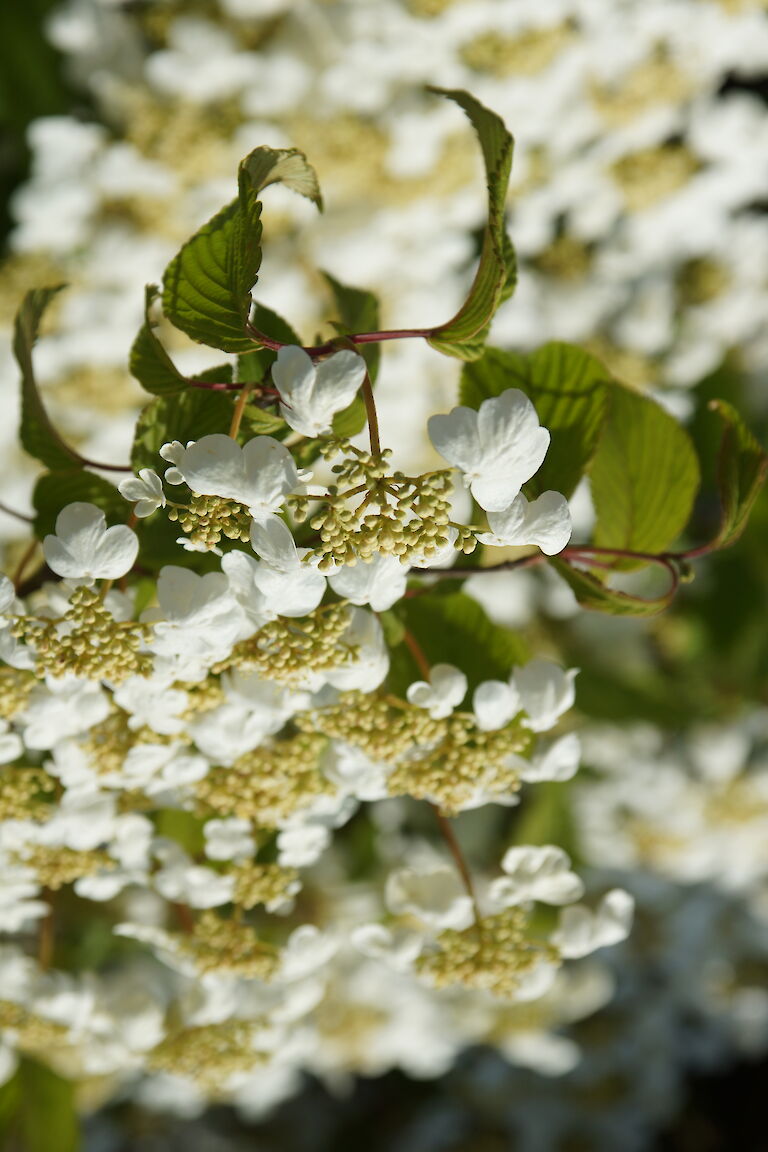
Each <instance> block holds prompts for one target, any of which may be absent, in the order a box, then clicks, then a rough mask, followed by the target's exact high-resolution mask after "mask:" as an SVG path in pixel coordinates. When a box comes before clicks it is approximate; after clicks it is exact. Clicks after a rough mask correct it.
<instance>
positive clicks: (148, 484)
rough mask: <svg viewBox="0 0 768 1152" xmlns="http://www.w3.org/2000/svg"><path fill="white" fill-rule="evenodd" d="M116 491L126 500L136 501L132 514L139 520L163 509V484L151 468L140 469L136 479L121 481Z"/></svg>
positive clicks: (130, 478) (134, 477) (129, 478)
mask: <svg viewBox="0 0 768 1152" xmlns="http://www.w3.org/2000/svg"><path fill="white" fill-rule="evenodd" d="M117 490H118V492H119V493H120V495H121V496H124V497H125V499H126V500H130V501H134V500H135V501H136V504H135V505H134V509H133V513H134V516H138V517H139V519H140V520H141V519H142V518H143V517H144V516H150V515H151V514H152V513H153V512H156V511H157V509H158V508H165V493H164V492H163V482H162V480H161V479H160V477H159V476H158V474H157V472H154V471H153V470H152V469H151V468H140V469H139V475H138V477H136V476H129V477H128V479H127V480H121V482H120V483H119V484H118V486H117Z"/></svg>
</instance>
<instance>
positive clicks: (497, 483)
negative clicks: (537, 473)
mask: <svg viewBox="0 0 768 1152" xmlns="http://www.w3.org/2000/svg"><path fill="white" fill-rule="evenodd" d="M524 483H525V481H524V480H520V479H519V477H518V475H517V474H515V473H514V472H511V471H510V472H509V473H508V475H496V474H491V473H485V474H483V475H481V476H478V477H477V478H476V479H474V480H473V481H472V483H471V484H470V486H469V487H470V491H471V493H472V495H473V496H474V498H475V500H477V502H478V504H479V505H480V507H481V508H483V509H485V511H486V512H500V511H501V510H502V509H503V508H507V507H509V505H510V504H511V503H512V502H513V500H515V499H516V498H517V497H518V496H519V495H520V486H521V484H524Z"/></svg>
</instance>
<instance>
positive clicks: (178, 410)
mask: <svg viewBox="0 0 768 1152" xmlns="http://www.w3.org/2000/svg"><path fill="white" fill-rule="evenodd" d="M219 371H220V370H219ZM231 420H232V399H231V397H230V396H229V395H228V394H227V393H224V392H213V391H210V390H209V389H207V388H188V389H187V390H186V391H184V392H175V393H173V394H172V395H169V396H157V397H155V399H154V400H151V401H150V403H149V404H147V405H146V407H145V408H142V410H141V412H140V413H139V418H138V420H137V422H136V433H135V437H134V441H133V448H132V449H131V467H132V468H133V470H134V471H135V472H138V471H139V469H140V468H153V469H154V470H155V471H158V469H159V468H160V467H161V465H162V463H163V461H162V457H161V456H160V455H159V452H160V449H161V448H162V446H163V444H167V443H168V442H169V441H171V440H180V441H181V443H182V444H186V442H187V441H188V440H199V439H200V437H201V436H208V435H210V434H211V433H212V432H225V433H226V432H228V431H229V425H230V422H231Z"/></svg>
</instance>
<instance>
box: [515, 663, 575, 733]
mask: <svg viewBox="0 0 768 1152" xmlns="http://www.w3.org/2000/svg"><path fill="white" fill-rule="evenodd" d="M578 671H579V670H578V668H568V669H565V670H564V669H563V668H561V667H560V666H559V665H558V664H553V663H552V662H551V661H550V660H531V661H530V662H529V663H528V664H526V665H524V667H522V668H515V672H514V678H513V679H514V685H515V687H516V688H517V691H518V692H519V693H520V703H521V706H522V707H523V709H524V710H525V712H526V713H527V718H526V719H525V720H524V721H523V723H524V724H525V726H526V728H530V729H531V730H532V731H533V732H546V731H547V730H548V729H549V728H552V727H554V725H555V724H556V723H557V721H558V719H559V718H560V716H562V714H563V712H567V711H568V709H569V708H570V707H572V705H573V701H574V699H575V697H576V690H575V688H574V686H573V682H574V680H575V679H576V676H577V675H578Z"/></svg>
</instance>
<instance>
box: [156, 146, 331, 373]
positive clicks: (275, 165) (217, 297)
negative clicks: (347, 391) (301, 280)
mask: <svg viewBox="0 0 768 1152" xmlns="http://www.w3.org/2000/svg"><path fill="white" fill-rule="evenodd" d="M277 182H281V183H283V184H285V185H286V186H287V187H289V188H292V189H293V190H294V191H296V192H299V193H300V194H301V195H303V196H307V197H308V198H309V199H310V200H312V201H313V202H314V203H315V204H317V205H318V207H320V206H321V200H320V193H319V189H318V186H317V177H316V176H315V173H314V170H313V169H312V168H311V167H310V165H309V164H308V163H307V160H306V158H305V157H304V155H303V153H301V152H298V151H297V150H296V149H295V148H289V149H274V148H256V149H255V150H254V151H253V152H251V153H250V154H249V155H248V156H246V158H245V159H244V160H243V161H242V163H241V164H240V169H239V173H238V196H237V199H236V200H233V201H232V202H231V203H230V204H227V205H226V207H224V208H222V209H221V211H220V212H217V214H216V215H215V216H214V217H213V218H212V219H211V220H209V221H208V223H207V224H204V225H203V227H202V228H200V229H199V230H198V231H197V232H196V233H195V235H194V236H193V237H192V239H191V240H189V241H188V242H187V243H186V244H185V245H184V247H183V248H182V249H181V251H180V252H179V253H178V255H177V256H175V257H174V259H173V260H172V261H171V263H170V264H169V265H168V267H167V268H166V270H165V275H164V277H163V310H164V312H165V315H166V316H167V317H168V319H169V320H170V321H171V323H173V324H175V325H176V327H177V328H180V329H181V331H182V332H186V334H187V335H188V336H191V337H192V339H193V340H197V341H198V342H200V343H202V344H210V345H212V346H213V347H214V348H220V349H222V351H224V352H247V351H249V350H250V349H251V348H252V347H253V343H254V342H253V340H252V339H251V337H250V336H249V335H248V334H247V332H246V324H247V322H248V317H249V313H250V310H251V291H252V289H253V286H254V284H255V283H256V280H257V276H258V271H259V267H260V265H261V235H262V225H261V202H260V200H259V198H258V197H259V193H260V192H261V191H262V190H263V189H264V188H265V187H267V185H268V184H274V183H277Z"/></svg>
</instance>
